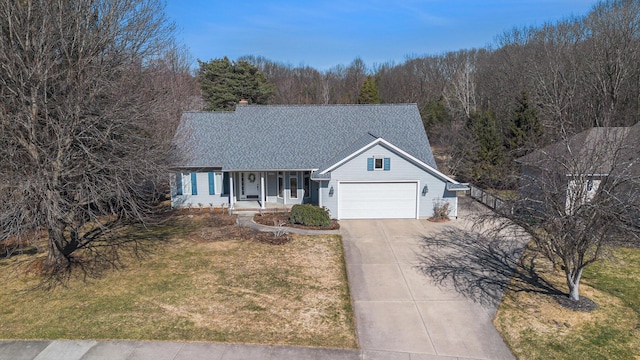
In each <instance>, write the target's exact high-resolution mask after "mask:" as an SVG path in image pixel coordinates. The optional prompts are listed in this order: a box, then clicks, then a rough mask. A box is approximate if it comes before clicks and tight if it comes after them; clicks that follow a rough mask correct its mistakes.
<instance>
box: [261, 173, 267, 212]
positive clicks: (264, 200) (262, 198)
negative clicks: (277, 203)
mask: <svg viewBox="0 0 640 360" xmlns="http://www.w3.org/2000/svg"><path fill="white" fill-rule="evenodd" d="M266 205H267V204H266V199H265V197H264V171H261V172H260V208H261V209H266V208H267V206H266Z"/></svg>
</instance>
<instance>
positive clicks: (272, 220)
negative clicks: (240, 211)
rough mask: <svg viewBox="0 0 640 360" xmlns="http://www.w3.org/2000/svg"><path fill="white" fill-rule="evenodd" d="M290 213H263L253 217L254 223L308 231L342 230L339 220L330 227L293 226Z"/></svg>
mask: <svg viewBox="0 0 640 360" xmlns="http://www.w3.org/2000/svg"><path fill="white" fill-rule="evenodd" d="M289 216H290V212H288V211H280V212H270V213H263V214H262V215H260V214H256V215H255V216H254V217H253V221H255V222H256V223H258V224H262V225H267V226H276V224H279V223H280V224H282V226H286V227H293V228H298V229H308V230H338V229H340V224H339V223H338V220H333V219H332V220H331V224H330V225H329V226H304V225H300V224H291V223H290V222H289Z"/></svg>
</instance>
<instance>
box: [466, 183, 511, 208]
mask: <svg viewBox="0 0 640 360" xmlns="http://www.w3.org/2000/svg"><path fill="white" fill-rule="evenodd" d="M469 188H470V189H471V191H470V195H471V198H472V199H475V200H477V201H479V202H481V203H483V204H485V205H486V206H488V207H489V208H491V209H493V210H501V209H504V207H505V202H504V200H502V199H500V198H499V197H497V196H495V195H493V194H490V193H488V192H487V191H485V190H483V189H481V188H479V187H477V186H475V185H472V184H469Z"/></svg>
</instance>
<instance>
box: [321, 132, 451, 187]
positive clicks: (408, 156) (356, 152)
mask: <svg viewBox="0 0 640 360" xmlns="http://www.w3.org/2000/svg"><path fill="white" fill-rule="evenodd" d="M377 144H382V145H384V146H386V147H389V148H390V149H391V150H393V151H395V152H397V153H398V154H400V155H401V156H403V157H404V158H406V159H409V160H410V161H412V162H414V163H415V164H417V165H418V166H420V167H423V168H424V169H426V170H427V171H429V172H431V173H433V174H434V175H436V176H438V177H440V178H442V179H444V180H445V181H448V182H451V183H454V184H459V182H457V181H455V180H453V179H452V178H450V177H448V176H447V175H445V174H443V173H441V172H440V171H438V170H436V169H434V168H433V167H431V166H429V165H427V164H425V163H424V162H422V161H420V160H419V159H417V158H415V157H413V156H411V155H410V154H408V153H407V152H405V151H404V150H402V149H400V148H399V147H397V146H395V145H393V144H392V143H390V142H388V141H386V140H385V139H383V138H377V139H375V140H373V141H372V142H370V143H369V144H367V145H365V146H363V147H361V148H360V149H358V150H356V151H354V152H353V153H351V154H350V155H348V156H346V157H345V158H344V159H342V160H340V161H338V162H337V163H335V164H333V165H331V166H329V167H328V168H326V169H325V170H324V171H322V172H320V174H326V173H327V172H329V171H332V170H333V169H335V168H336V167H338V166H340V165H342V164H344V163H345V162H347V161H349V160H351V159H353V158H354V157H356V156H358V155H359V154H360V153H362V152H364V151H365V150H367V149H369V148H371V147H373V146H375V145H377ZM374 168H375V164H374Z"/></svg>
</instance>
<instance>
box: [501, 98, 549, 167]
mask: <svg viewBox="0 0 640 360" xmlns="http://www.w3.org/2000/svg"><path fill="white" fill-rule="evenodd" d="M517 101H518V105H517V107H516V109H515V110H514V111H513V117H512V118H511V122H510V124H509V129H508V134H507V139H506V140H507V141H506V146H507V148H508V149H509V150H511V151H513V152H514V156H515V157H519V156H522V155H524V154H525V153H526V149H523V148H524V147H525V146H527V145H528V144H530V143H531V142H532V141H535V140H536V139H537V138H538V137H540V135H542V124H541V122H540V120H539V119H538V112H537V111H536V109H535V108H532V107H531V106H530V105H529V97H528V94H527V92H526V91H524V90H523V91H522V93H521V94H520V96H519V97H518V99H517Z"/></svg>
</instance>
